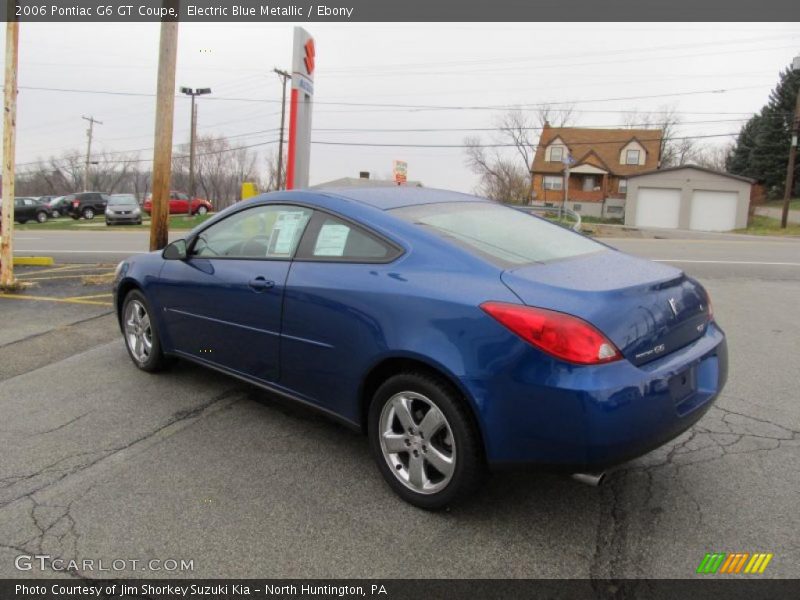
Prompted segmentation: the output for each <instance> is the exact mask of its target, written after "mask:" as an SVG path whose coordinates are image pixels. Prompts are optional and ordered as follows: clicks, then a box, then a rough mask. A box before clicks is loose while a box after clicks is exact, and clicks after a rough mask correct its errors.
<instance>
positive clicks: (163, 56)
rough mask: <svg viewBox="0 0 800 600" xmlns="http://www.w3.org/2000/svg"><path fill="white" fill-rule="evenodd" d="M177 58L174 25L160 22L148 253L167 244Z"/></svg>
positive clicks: (176, 36) (176, 32)
mask: <svg viewBox="0 0 800 600" xmlns="http://www.w3.org/2000/svg"><path fill="white" fill-rule="evenodd" d="M177 57H178V23H177V21H173V22H167V21H164V22H162V23H161V42H160V44H159V49H158V90H157V96H156V131H155V144H154V145H155V148H154V151H153V192H152V198H153V204H152V206H153V207H152V210H151V213H150V250H161V249H162V248H164V247H165V246H166V245H167V243H168V242H169V188H170V180H171V177H172V121H173V117H174V114H175V63H176V61H177Z"/></svg>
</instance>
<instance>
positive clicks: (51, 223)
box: [14, 214, 213, 231]
mask: <svg viewBox="0 0 800 600" xmlns="http://www.w3.org/2000/svg"><path fill="white" fill-rule="evenodd" d="M212 216H213V215H210V214H207V215H202V216H200V215H194V216H192V217H187V216H186V215H171V216H170V218H169V228H170V230H173V229H174V230H189V229H192V228H194V227H195V226H197V225H199V224H200V223H202V222H203V221H205V220H207V219H210V218H211V217H212ZM14 229H15V230H17V231H149V230H150V219H148V218H145V221H144V223H142V224H141V225H111V226H108V225H106V224H105V220H104V219H103V216H102V215H100V216H97V217H95V218H94V219H91V220H89V221H87V220H85V219H77V220H76V219H72V218H70V217H59V218H57V219H48V220H47V222H46V223H34V222H31V221H29V222H27V223H25V224H24V225H20V224H19V223H15V224H14Z"/></svg>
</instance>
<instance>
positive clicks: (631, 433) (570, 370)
mask: <svg viewBox="0 0 800 600" xmlns="http://www.w3.org/2000/svg"><path fill="white" fill-rule="evenodd" d="M533 362H536V363H538V364H537V365H532V366H531V367H530V368H526V367H525V366H523V365H521V364H520V365H517V368H515V369H514V370H513V371H512V372H511V373H509V374H508V375H506V376H505V377H503V378H502V381H501V382H499V383H498V384H497V385H493V386H489V390H488V391H489V396H487V397H486V398H485V401H484V403H483V407H484V408H483V413H484V414H483V415H482V421H483V430H484V431H483V433H484V438H485V441H486V446H487V458H488V460H489V462H490V464H492V465H493V466H496V467H500V466H513V465H520V464H531V463H534V464H538V465H541V466H548V467H556V468H561V469H571V470H576V471H578V470H583V471H593V470H600V469H603V468H606V467H610V466H613V465H615V464H619V463H621V462H625V461H626V460H630V459H631V458H635V457H636V456H640V455H642V454H645V453H647V452H649V451H650V450H652V449H654V448H657V447H658V446H661V445H662V444H664V443H666V442H667V441H669V440H671V439H673V438H675V437H677V436H678V435H680V434H681V433H683V432H684V431H686V430H687V429H688V428H689V427H691V426H692V425H693V424H694V423H696V422H697V421H698V419H700V417H702V416H703V414H705V412H706V411H707V410H708V408H709V407H710V406H711V405H712V404H713V402H714V400H715V399H716V397H717V396H718V395H719V393H720V392H721V390H722V388H723V386H724V385H725V382H726V380H727V372H728V355H727V346H726V342H725V336H724V334H723V332H722V330H720V329H719V328H718V327H717V326H716V325H715V324H711V325H709V327H708V328H707V330H706V333H705V334H704V335H703V336H702V337H701V338H699V339H698V340H696V341H695V342H693V343H692V344H690V345H689V346H686V347H684V348H682V349H680V350H677V351H675V352H673V353H671V354H669V355H668V356H665V357H664V358H661V359H659V360H656V361H652V362H650V363H647V364H645V365H642V366H639V367H637V366H634V365H633V364H632V363H630V362H629V361H627V360H620V361H617V362H614V363H609V364H605V365H599V366H594V367H576V366H571V365H564V364H563V363H560V364H559V363H557V362H556V361H553V364H552V365H551V368H549V369H548V368H542V366H541V361H533Z"/></svg>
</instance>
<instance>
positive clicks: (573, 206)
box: [572, 204, 581, 212]
mask: <svg viewBox="0 0 800 600" xmlns="http://www.w3.org/2000/svg"><path fill="white" fill-rule="evenodd" d="M572 210H574V211H575V212H581V205H580V204H573V205H572Z"/></svg>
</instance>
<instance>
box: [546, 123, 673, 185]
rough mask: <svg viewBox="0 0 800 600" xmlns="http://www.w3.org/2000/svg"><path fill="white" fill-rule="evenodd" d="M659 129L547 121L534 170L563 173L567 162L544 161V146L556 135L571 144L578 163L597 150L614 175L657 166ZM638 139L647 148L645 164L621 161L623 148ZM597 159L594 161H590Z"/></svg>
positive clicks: (659, 145)
mask: <svg viewBox="0 0 800 600" xmlns="http://www.w3.org/2000/svg"><path fill="white" fill-rule="evenodd" d="M662 137H663V132H662V130H660V129H589V128H583V127H550V126H549V125H547V124H545V126H544V129H542V135H541V137H540V138H539V145H538V147H537V148H536V156H535V157H534V159H533V167H532V170H533V172H534V173H561V172H562V171H563V170H564V165H562V164H561V163H560V162H545V160H544V158H545V150H546V149H547V146H548V145H549V144H550V142H552V141H553V140H554V139H555V138H561V140H562V141H563V142H564V143H565V144H566V145H567V148H569V152H570V155H571V156H572V158H573V159H575V163H574V165H579V164H581V162H583V161H584V159H585V158H587V155H589V154H590V153H592V152H594V154H596V155H597V157H598V158H599V159H600V161H602V162H603V163H605V165H607V167H608V168H609V169H610V170H611V173H612V174H614V175H623V176H626V175H633V174H634V173H640V172H643V171H650V170H653V169H657V168H658V163H659V159H660V155H661V139H662ZM633 139H635V140H636V141H638V142H639V143H640V144H641V145H642V146H644V149H645V151H646V157H645V164H643V165H621V164H620V161H619V157H620V152H621V151H622V148H623V147H624V146H625V145H626V144H627V143H628V142H630V141H631V140H633ZM589 162H594V161H591V160H590V161H589Z"/></svg>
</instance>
